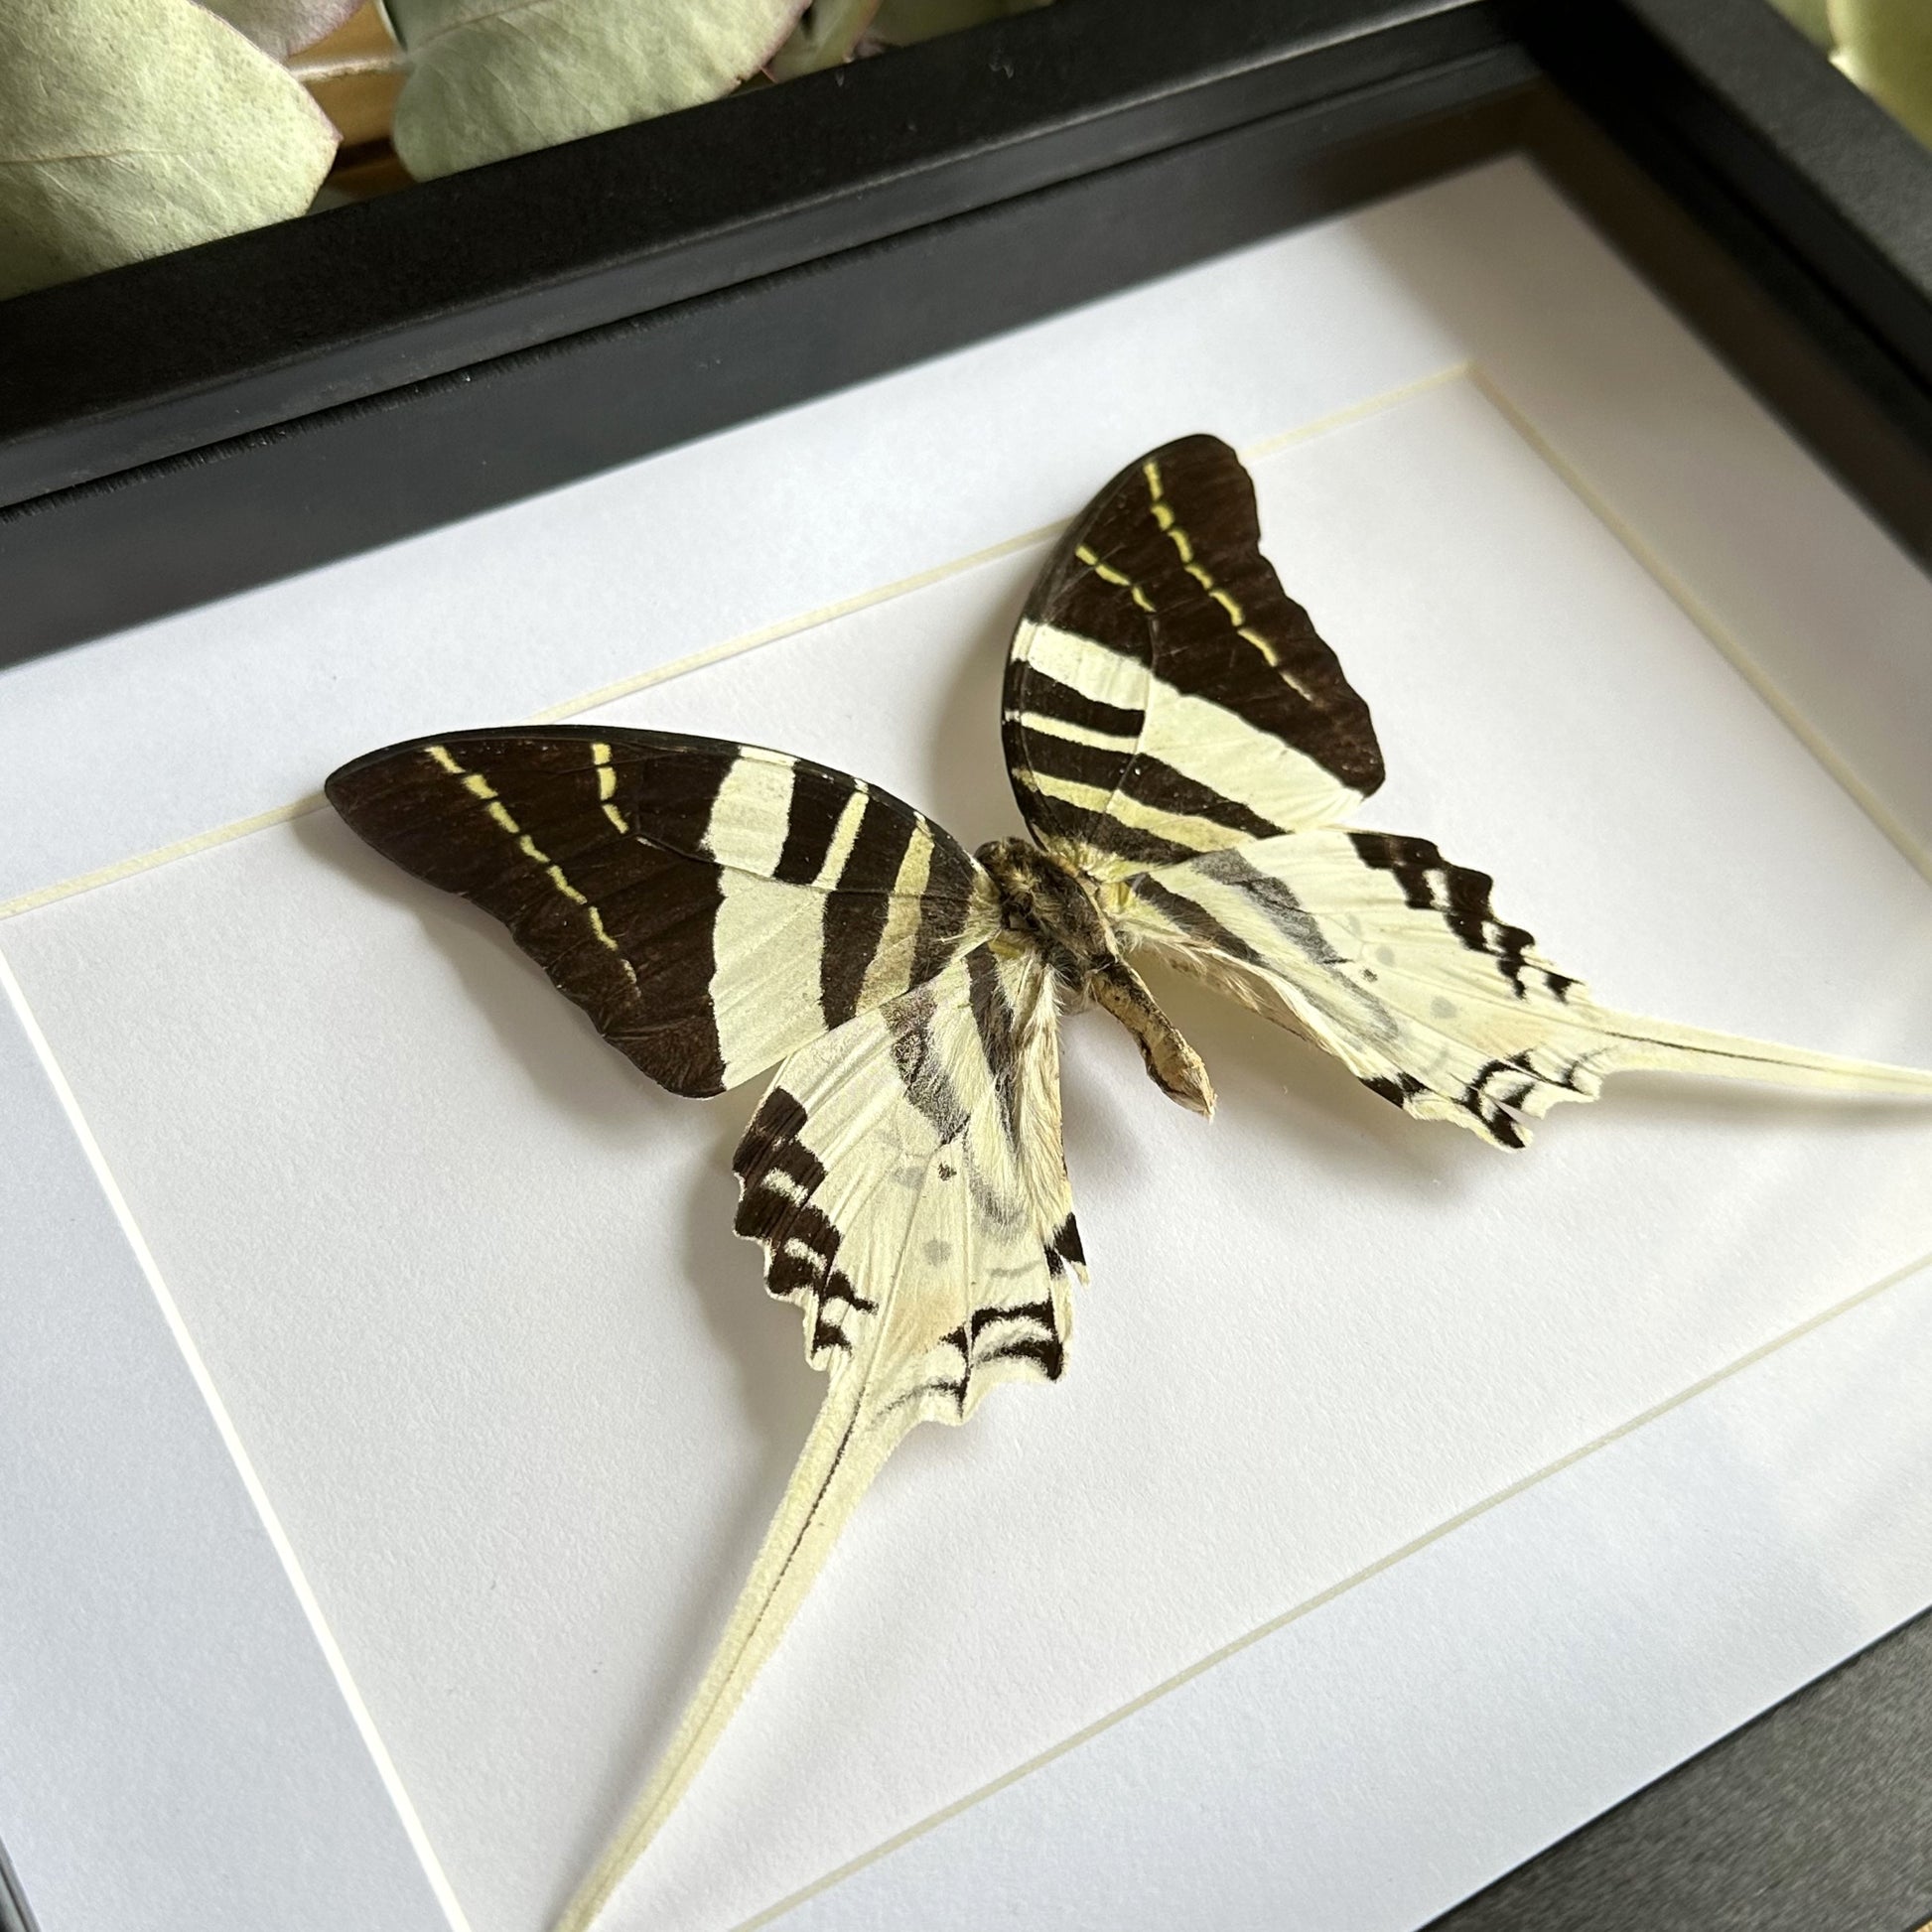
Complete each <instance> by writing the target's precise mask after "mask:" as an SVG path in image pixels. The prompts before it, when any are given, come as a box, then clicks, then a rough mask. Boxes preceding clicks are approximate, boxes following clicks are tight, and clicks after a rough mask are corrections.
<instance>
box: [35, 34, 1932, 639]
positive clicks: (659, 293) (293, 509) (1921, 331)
mask: <svg viewBox="0 0 1932 1932" xmlns="http://www.w3.org/2000/svg"><path fill="white" fill-rule="evenodd" d="M1539 81H1541V82H1542V83H1543V84H1544V86H1545V88H1546V89H1548V88H1549V87H1550V86H1551V84H1552V83H1553V84H1554V87H1555V88H1556V89H1558V90H1560V91H1562V92H1563V93H1565V94H1567V95H1568V96H1569V97H1570V98H1572V99H1574V100H1575V101H1576V102H1578V103H1580V104H1581V105H1582V106H1583V107H1584V108H1585V109H1586V110H1587V112H1588V113H1589V114H1590V115H1592V116H1593V117H1594V118H1595V120H1596V121H1597V122H1598V123H1599V124H1600V125H1601V126H1602V127H1603V128H1604V129H1605V130H1606V131H1607V132H1608V134H1609V136H1610V138H1611V140H1612V141H1613V142H1614V143H1615V145H1616V146H1617V147H1618V148H1619V149H1620V150H1622V151H1623V152H1624V153H1625V154H1627V155H1628V156H1630V157H1633V158H1634V159H1635V160H1636V161H1637V162H1638V163H1639V165H1640V166H1641V167H1642V168H1643V169H1644V170H1645V171H1646V172H1647V173H1648V174H1649V175H1650V176H1651V177H1652V178H1653V179H1655V180H1656V181H1657V182H1659V183H1660V184H1662V186H1663V187H1664V189H1665V190H1666V192H1667V194H1668V195H1669V196H1670V197H1671V198H1672V200H1673V201H1675V202H1676V203H1677V204H1679V205H1680V206H1681V207H1684V208H1685V209H1686V210H1688V211H1689V212H1690V213H1691V214H1692V215H1693V216H1694V217H1695V218H1696V219H1697V220H1698V222H1699V223H1700V224H1701V225H1702V226H1703V227H1704V228H1705V229H1706V230H1708V231H1709V232H1710V233H1712V234H1714V235H1715V236H1717V238H1718V239H1719V240H1720V241H1721V243H1722V244H1723V245H1724V247H1725V250H1727V252H1728V254H1729V255H1730V257H1732V258H1733V259H1735V260H1736V261H1737V262H1739V263H1740V264H1741V265H1742V266H1743V268H1744V270H1745V272H1746V273H1747V275H1748V277H1749V278H1750V280H1751V281H1752V283H1753V285H1754V286H1756V287H1757V288H1758V289H1760V290H1762V291H1764V292H1765V293H1766V294H1767V295H1768V296H1769V298H1770V299H1771V300H1773V301H1774V302H1775V303H1776V305H1777V306H1778V308H1779V310H1780V312H1781V314H1783V315H1784V316H1785V317H1786V318H1787V319H1788V320H1789V321H1790V322H1791V323H1792V324H1793V325H1794V326H1796V327H1797V328H1799V329H1800V330H1801V331H1802V332H1803V333H1804V335H1805V337H1806V338H1807V340H1808V341H1809V342H1810V343H1812V344H1813V345H1816V346H1817V348H1818V349H1820V350H1822V352H1823V354H1824V357H1825V359H1826V361H1827V362H1828V364H1829V365H1830V366H1831V367H1833V368H1834V369H1836V370H1838V371H1840V372H1841V373H1842V375H1843V377H1844V378H1845V380H1846V381H1847V382H1848V383H1849V384H1850V385H1851V386H1852V387H1853V388H1855V389H1856V390H1857V391H1858V393H1859V394H1860V395H1862V396H1863V397H1865V398H1867V399H1868V400H1869V403H1870V406H1871V409H1872V411H1873V412H1874V413H1875V416H1876V418H1877V419H1879V420H1881V421H1882V422H1883V423H1884V424H1885V425H1888V426H1889V428H1890V429H1891V430H1892V431H1895V432H1897V433H1900V434H1903V435H1905V436H1907V437H1908V438H1910V439H1913V440H1915V442H1916V444H1917V446H1918V447H1919V448H1921V449H1926V450H1932V226H1928V222H1927V218H1926V215H1925V209H1926V208H1927V207H1929V206H1932V157H1928V156H1927V155H1926V154H1925V153H1924V152H1923V151H1922V150H1921V149H1919V147H1918V146H1917V144H1916V143H1914V142H1913V141H1912V140H1911V139H1910V137H1909V136H1907V135H1906V134H1905V133H1904V132H1903V130H1901V129H1899V128H1897V127H1896V126H1895V125H1894V124H1893V123H1892V122H1891V121H1890V120H1889V119H1888V118H1887V117H1886V116H1885V115H1884V114H1883V113H1882V112H1880V111H1879V110H1878V109H1877V108H1876V107H1874V106H1872V105H1871V104H1870V103H1869V102H1867V101H1865V100H1863V98H1862V97H1861V96H1859V95H1858V94H1857V93H1856V92H1855V91H1854V90H1853V89H1852V88H1851V87H1850V86H1849V85H1847V84H1846V83H1845V82H1844V81H1842V80H1841V79H1840V78H1839V77H1838V76H1837V75H1836V74H1834V73H1832V72H1831V71H1830V70H1829V69H1827V68H1826V67H1825V66H1824V64H1823V63H1822V62H1820V61H1818V60H1817V58H1816V57H1815V55H1814V54H1813V53H1812V51H1811V50H1810V49H1809V48H1807V47H1806V46H1805V45H1804V44H1803V43H1802V42H1801V41H1800V40H1799V39H1798V37H1797V36H1796V34H1795V33H1793V32H1792V31H1791V30H1790V29H1789V28H1788V27H1786V26H1785V24H1784V23H1783V22H1782V21H1780V20H1778V19H1776V18H1775V17H1769V16H1767V15H1766V13H1765V10H1764V9H1763V7H1762V6H1761V5H1760V4H1759V0H1188V4H1187V5H1186V6H1184V7H1175V6H1173V5H1171V4H1169V0H1058V4H1057V5H1055V6H1052V7H1049V8H1047V9H1045V10H1044V11H1041V12H1038V13H1034V14H1027V15H1022V16H1020V17H1017V18H1015V19H1013V20H1010V21H1005V22H1001V23H998V24H996V25H993V26H989V27H985V28H980V29H977V30H974V31H972V32H969V33H965V34H961V35H956V36H953V37H951V38H950V39H946V40H941V41H935V42H931V43H928V44H927V45H925V46H923V47H918V48H913V49H909V50H906V51H904V52H902V53H899V54H896V55H894V56H892V57H891V58H890V59H887V60H881V61H874V62H868V63H863V64H861V65H859V66H858V67H855V68H850V69H842V70H839V71H836V72H832V73H827V74H822V75H816V76H812V77H810V78H808V79H805V80H802V81H798V82H793V83H790V84H788V85H786V86H783V87H775V88H770V89H764V90H759V91H754V92H751V93H747V94H744V95H740V96H737V97H734V98H732V99H730V100H727V101H722V102H719V103H717V104H716V105H714V106H712V107H709V108H706V109H704V110H703V111H701V112H697V113H692V114H685V115H676V116H672V117H670V118H669V119H666V120H662V121H657V122H652V123H647V124H645V125H643V126H639V127H632V128H623V129H620V130H618V131H616V132H614V133H611V134H606V135H600V136H597V137H595V138H593V139H590V140H586V141H579V142H574V143H571V144H570V145H568V146H567V147H564V148H558V149H553V150H551V151H549V152H547V153H542V154H534V155H526V156H521V157H518V158H517V159H515V160H512V161H508V162H502V163H498V164H496V165H495V166H493V167H489V168H483V169H478V170H476V171H474V172H472V173H470V174H466V175H461V176H455V177H452V178H450V179H448V180H445V181H440V182H434V183H429V184H425V185H423V186H421V187H419V188H416V189H414V190H411V191H410V192H408V193H406V194H402V195H398V196H393V197H390V198H386V199H383V200H379V201H374V202H370V203H366V204H363V205H361V206H357V207H345V208H339V209H335V210H332V211H330V212H328V213H326V214H321V215H316V216H311V217H308V218H307V219H305V220H303V221H300V222H292V223H284V224H281V225H279V226H276V227H272V228H266V229H262V230H259V231H257V232H256V233H253V234H246V235H237V236H234V237H232V238H230V239H227V240H223V241H218V242H211V243H208V244H207V245H206V246H204V247H201V248H195V249H189V250H185V251H183V252H181V253H179V254H176V255H171V256H166V257H163V258H161V259H159V260H156V261H152V262H144V263H139V264H135V265H133V266H130V267H127V268H123V269H117V270H114V271H112V272H111V273H108V274H104V275H98V276H93V277H89V278H87V279H86V280H84V281H80V282H76V283H71V284H69V285H67V286H65V287H62V288H56V289H49V290H45V291H42V292H40V293H37V294H34V295H29V296H23V297H19V298H16V299H15V300H14V301H12V302H8V303H0V663H5V662H9V661H13V660H15V659H18V658H21V657H25V656H30V655H32V654H34V653H36V652H39V651H44V650H49V649H54V648H57V647H59V646H60V645H62V644H66V643H70V642H75V641H79V640H81V639H83V638H86V637H90V636H94V635H98V634H100V633H102V632H104V631H107V630H110V629H115V628H118V627H121V626H123V625H126V624H129V623H133V622H137V621H141V620H143V619H145V618H150V617H156V616H160V615H163V614H165V613H167V612H169V611H172V610H179V609H182V608H186V607H188V606H191V605H194V604H198V603H203V602H206V601H207V600H208V599H210V598H214V597H217V596H221V595H224V594H226V593H228V592H231V591H236V590H241V589H245V588H247V587H249V586H251V585H253V584H257V583H262V582H266V581H268V580H270V579H273V578H276V577H280V576H285V575H288V574H290V573H292V572H294V571H298V570H302V569H305V568H308V567H310V566H312V565H315V564H320V563H324V562H328V561H330V560H332V559H334V558H337V557H342V556H347V555H351V554H353V553H355V552H356V551H358V550H362V549H366V548H368V547H370V546H371V545H374V544H377V543H382V542H386V541H389V540H391V539H393V538H396V537H400V536H404V535H407V534H410V533H411V532H413V531H416V530H420V529H424V528H428V527H431V526H433V525H435V524H437V523H442V522H447V521H450V520H452V519H454V518H456V517H459V516H463V515H467V514H470V513H472V512H474V511H477V510H481V509H484V508H488V507H490V506H492V505H494V504H496V503H501V502H505V501H508V500H511V499H513V498H515V497H517V496H521V495H526V494H529V493H531V492H532V491H535V490H539V489H543V488H546V487H549V486H552V485H554V484H557V483H564V482H568V481H570V480H571V479H573V478H576V477H580V476H583V475H586V474H588V473H590V472H592V471H595V470H598V469H602V468H606V467H608V466H610V465H613V464H617V463H621V462H624V461H627V460H629V459H631V458H634V457H637V456H641V455H644V454H647V453H648V452H650V451H652V450H656V449H661V448H665V447H667V446H669V445H671V444H673V443H677V442H680V441H683V440H686V439H688V438H691V437H694V436H698V435H702V434H705V433H707V432H709V431H712V430H716V429H720V428H723V427H725V426H727V425H729V424H731V423H733V422H737V421H742V420H744V419H746V418H748V417H750V416H753V415H757V414H759V413H761V412H763V411H766V410H769V409H773V408H777V407H781V406H783V405H785V404H787V403H791V402H796V401H800V400H804V399H806V398H808V397H810V396H813V395H817V394H822V393H824V392H825V391H827V390H829V389H832V388H835V387H838V386H841V385H843V384H845V383H849V382H853V381H856V380H860V379H862V378H864V377H866V376H869V375H874V374H878V373H881V372H883V371H885V370H887V369H891V368H895V367H898V366H901V365H902V364H904V363H906V362H908V361H912V360H915V359H917V358H919V357H921V356H925V355H930V354H933V353H935V352H938V351H940V350H942V349H945V348H949V347H953V346H957V345H961V344H963V343H967V342H971V341H974V340H976V339H978V338H980V337H983V336H986V335H988V334H990V333H992V332H994V331H996V330H999V329H1003V328H1007V327H1012V326H1014V325H1016V324H1019V323H1022V322H1026V321H1029V320H1033V319H1035V318H1036V317H1037V316H1039V315H1042V314H1044V313H1047V312H1048V311H1050V310H1053V309H1056V308H1062V307H1065V306H1068V305H1070V304H1072V303H1076V302H1079V301H1082V300H1086V299H1088V298H1090V297H1092V296H1095V295H1099V294H1103V293H1106V292H1109V291H1111V290H1113V289H1116V288H1119V287H1122V286H1124V285H1125V284H1127V283H1129V282H1132V281H1135V280H1138V279H1144V278H1146V277H1147V276H1150V275H1153V274H1158V273H1162V272H1165V271H1167V270H1169V269H1173V268H1175V267H1179V266H1182V265H1183V264H1184V263H1186V262H1188V261H1191V260H1196V259H1200V258H1202V257H1204V256H1206V255H1209V254H1212V253H1214V252H1216V251H1218V250H1220V249H1223V248H1226V247H1229V246H1232V245H1235V244H1237V243H1239V242H1242V241H1246V240H1252V239H1256V238H1259V237H1260V236H1262V235H1265V234H1268V233H1271V232H1274V231H1276V230H1278V229H1280V228H1283V227H1285V226H1288V225H1290V224H1292V223H1294V222H1297V221H1301V220H1306V219H1308V218H1310V217H1311V216H1312V215H1314V214H1317V213H1322V212H1326V211H1329V210H1331V209H1333V208H1337V207H1343V206H1347V205H1349V204H1351V203H1353V202H1356V201H1359V200H1362V199H1364V198H1365V197H1366V196H1368V195H1371V194H1374V193H1377V192H1386V191H1388V190H1392V189H1395V188H1399V187H1402V186H1406V185H1409V184H1411V183H1414V182H1416V181H1419V180H1422V179H1426V178H1428V176H1430V175H1431V174H1435V173H1440V172H1443V171H1444V170H1446V169H1448V168H1449V167H1452V166H1455V165H1458V164H1461V163H1466V162H1469V161H1473V160H1476V159H1479V158H1481V157H1482V156H1483V155H1485V154H1493V153H1497V152H1501V151H1503V150H1505V149H1508V148H1510V147H1513V146H1518V145H1522V144H1524V142H1525V140H1526V138H1527V137H1526V133H1525V126H1526V123H1525V118H1524V116H1525V102H1526V99H1527V96H1528V94H1529V93H1530V92H1532V91H1534V84H1535V83H1537V82H1539ZM1016 260H1023V261H1024V263H1025V272H1024V273H1018V274H1016V273H1015V272H1013V266H1012V265H1013V263H1014V262H1015V261H1016ZM1834 413H1835V412H1832V411H1830V410H1820V411H1819V412H1818V417H1819V422H1820V423H1821V424H1827V425H1828V424H1829V423H1830V421H1831V419H1832V417H1833V415H1834ZM1826 454H1827V455H1828V457H1832V458H1833V459H1834V460H1837V459H1838V457H1839V456H1840V454H1841V453H1839V452H1834V451H1830V450H1828V451H1827V452H1826ZM1866 467H1867V470H1868V471H1869V473H1870V474H1872V475H1874V476H1876V475H1879V474H1881V473H1882V472H1883V471H1884V470H1885V468H1886V466H1885V465H1884V464H1882V463H1874V464H1869V465H1867V466H1866ZM1894 495H1895V496H1896V497H1897V498H1898V500H1896V501H1893V502H1891V503H1889V504H1882V505H1880V507H1881V509H1882V510H1883V511H1884V513H1886V514H1888V515H1890V516H1891V517H1892V519H1893V521H1894V523H1895V524H1898V523H1903V524H1905V525H1908V526H1912V527H1911V529H1910V534H1911V535H1912V536H1913V537H1914V538H1916V537H1917V536H1919V535H1921V534H1923V535H1927V536H1928V537H1932V512H1927V511H1924V510H1923V509H1922V507H1921V506H1918V504H1917V499H1916V496H1915V494H1914V492H1911V491H1904V492H1898V491H1894ZM1921 523H1922V524H1924V525H1925V526H1926V527H1925V528H1924V529H1923V530H1921V529H1920V528H1919V527H1918V526H1919V525H1920V524H1921Z"/></svg>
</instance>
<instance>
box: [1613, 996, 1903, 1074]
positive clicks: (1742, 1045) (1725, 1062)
mask: <svg viewBox="0 0 1932 1932" xmlns="http://www.w3.org/2000/svg"><path fill="white" fill-rule="evenodd" d="M1590 1019H1591V1021H1592V1022H1593V1023H1594V1025H1596V1026H1597V1027H1598V1028H1600V1029H1601V1031H1602V1032H1604V1033H1606V1034H1609V1035H1612V1036H1613V1038H1614V1042H1615V1043H1614V1045H1613V1046H1612V1048H1611V1049H1610V1063H1611V1064H1612V1065H1614V1066H1615V1068H1616V1069H1617V1070H1618V1071H1619V1072H1625V1071H1636V1070H1643V1071H1647V1072H1655V1073H1701V1074H1715V1075H1717V1076H1718V1077H1719V1078H1721V1079H1726V1080H1757V1081H1761V1082H1762V1083H1763V1084H1765V1085H1766V1086H1773V1087H1809V1088H1811V1089H1813V1090H1814V1091H1818V1092H1824V1093H1870V1094H1881V1093H1892V1094H1904V1095H1912V1094H1918V1095H1932V1073H1928V1072H1926V1071H1924V1070H1923V1069H1922V1068H1919V1067H1913V1066H1884V1065H1881V1064H1880V1063H1879V1062H1877V1061H1875V1060H1848V1059H1841V1058H1839V1057H1838V1055H1836V1054H1834V1053H1812V1052H1807V1051H1806V1050H1805V1049H1804V1048H1803V1047H1801V1046H1780V1045H1777V1044H1775V1043H1774V1042H1773V1041H1770V1040H1765V1039H1744V1038H1741V1037H1739V1036H1738V1035H1734V1034H1714V1033H1707V1032H1705V1031H1704V1030H1703V1029H1702V1028H1699V1027H1680V1026H1676V1025H1674V1024H1673V1023H1672V1022H1671V1021H1668V1020H1651V1019H1647V1018H1644V1017H1642V1016H1639V1015H1637V1014H1630V1013H1608V1012H1605V1011H1604V1010H1603V1009H1601V1008H1596V1009H1594V1010H1593V1011H1592V1012H1591V1014H1590Z"/></svg>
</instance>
